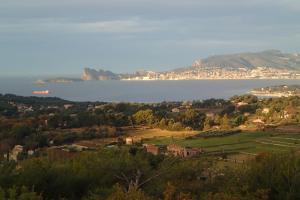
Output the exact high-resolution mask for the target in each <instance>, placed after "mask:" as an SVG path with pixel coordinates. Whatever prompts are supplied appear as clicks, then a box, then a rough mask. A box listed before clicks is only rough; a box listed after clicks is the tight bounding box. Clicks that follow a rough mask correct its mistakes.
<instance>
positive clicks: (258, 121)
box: [252, 118, 265, 124]
mask: <svg viewBox="0 0 300 200" xmlns="http://www.w3.org/2000/svg"><path fill="white" fill-rule="evenodd" d="M252 122H253V123H255V124H265V122H264V121H263V120H262V119H259V118H258V119H254V120H253V121H252Z"/></svg>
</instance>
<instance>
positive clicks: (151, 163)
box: [0, 149, 300, 200]
mask: <svg viewBox="0 0 300 200" xmlns="http://www.w3.org/2000/svg"><path fill="white" fill-rule="evenodd" d="M0 172H1V173H0V187H1V190H0V199H1V197H2V196H3V195H5V197H6V198H8V199H9V197H10V196H9V195H14V194H15V195H17V196H18V197H17V198H10V199H38V200H39V199H42V198H43V199H61V198H64V199H72V200H76V199H84V200H98V199H111V200H115V199H120V200H122V199H137V200H144V199H147V200H148V199H162V200H171V199H175V200H194V199H205V200H219V199H224V200H225V199H245V200H248V199H249V200H250V199H251V200H252V199H257V200H258V199H275V200H277V199H278V200H279V199H299V198H300V159H299V157H298V156H297V155H296V154H293V153H285V154H274V155H269V154H262V155H259V156H257V157H256V159H255V160H253V161H250V162H248V163H246V164H241V165H238V166H234V167H232V168H219V167H217V165H216V164H215V162H214V161H213V160H211V159H209V158H199V159H188V160H183V159H179V158H173V157H164V156H154V155H151V154H147V153H145V152H143V151H140V150H138V151H136V152H135V153H130V152H129V151H128V150H127V149H109V150H100V151H99V152H85V153H82V154H81V155H78V156H76V157H75V158H73V159H69V160H65V161H54V162H53V161H49V160H48V159H47V158H34V159H28V160H25V161H23V162H21V163H20V165H19V166H17V165H14V164H13V163H6V162H4V163H3V164H1V165H0ZM1 195H2V196H1ZM21 197H22V198H21Z"/></svg>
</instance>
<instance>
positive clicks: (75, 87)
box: [0, 77, 300, 103]
mask: <svg viewBox="0 0 300 200" xmlns="http://www.w3.org/2000/svg"><path fill="white" fill-rule="evenodd" d="M35 80H36V79H33V78H19V77H18V78H9V77H5V78H3V77H2V78H0V93H1V94H8V93H9V94H16V95H22V96H44V97H45V96H51V97H59V98H62V99H66V100H71V101H101V102H145V103H155V102H162V101H191V100H205V99H211V98H223V99H228V98H230V97H232V96H234V95H242V94H247V93H249V92H250V91H251V90H252V89H254V88H260V87H266V86H273V85H292V84H300V80H274V79H273V80H172V81H171V80H170V81H82V82H73V83H46V84H42V85H39V84H36V83H35ZM36 90H49V91H50V94H49V95H33V94H32V92H33V91H36Z"/></svg>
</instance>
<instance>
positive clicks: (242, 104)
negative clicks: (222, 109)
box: [236, 101, 248, 108]
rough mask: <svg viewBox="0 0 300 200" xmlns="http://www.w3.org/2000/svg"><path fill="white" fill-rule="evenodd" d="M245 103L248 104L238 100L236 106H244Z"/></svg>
mask: <svg viewBox="0 0 300 200" xmlns="http://www.w3.org/2000/svg"><path fill="white" fill-rule="evenodd" d="M246 105H248V103H247V102H243V101H241V102H238V103H237V104H236V107H238V108H239V107H241V106H246Z"/></svg>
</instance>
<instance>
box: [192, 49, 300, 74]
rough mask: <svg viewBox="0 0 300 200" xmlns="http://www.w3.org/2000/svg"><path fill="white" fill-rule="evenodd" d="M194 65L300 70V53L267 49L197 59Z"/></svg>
mask: <svg viewBox="0 0 300 200" xmlns="http://www.w3.org/2000/svg"><path fill="white" fill-rule="evenodd" d="M192 67H201V68H247V69H253V68H255V67H270V68H277V69H289V70H300V54H288V53H282V52H281V51H279V50H267V51H262V52H257V53H239V54H228V55H215V56H210V57H208V58H205V59H199V60H196V61H195V62H194V63H193V65H192Z"/></svg>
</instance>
